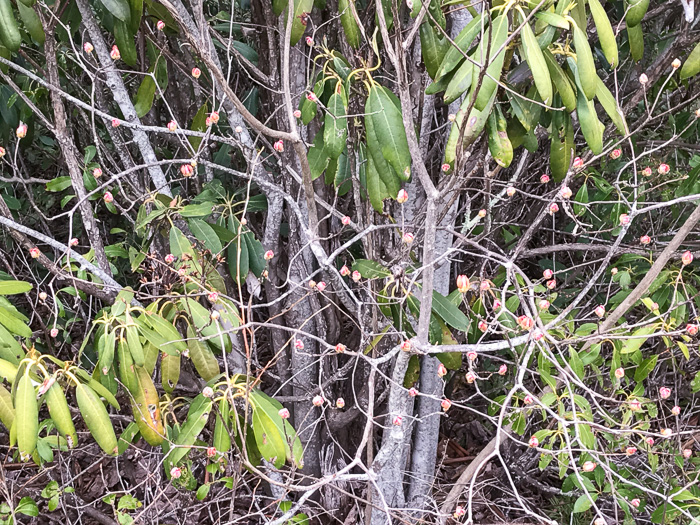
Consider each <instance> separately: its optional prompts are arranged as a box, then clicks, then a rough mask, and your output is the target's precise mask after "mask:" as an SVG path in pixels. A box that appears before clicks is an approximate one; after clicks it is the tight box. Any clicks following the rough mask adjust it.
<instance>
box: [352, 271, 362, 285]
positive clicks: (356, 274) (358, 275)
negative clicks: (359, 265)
mask: <svg viewBox="0 0 700 525" xmlns="http://www.w3.org/2000/svg"><path fill="white" fill-rule="evenodd" d="M360 279H362V274H361V273H360V272H358V271H357V270H355V271H354V272H352V280H353V281H355V282H356V283H357V282H359V281H360Z"/></svg>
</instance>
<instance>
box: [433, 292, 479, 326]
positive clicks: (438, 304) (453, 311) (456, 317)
mask: <svg viewBox="0 0 700 525" xmlns="http://www.w3.org/2000/svg"><path fill="white" fill-rule="evenodd" d="M433 311H434V312H435V313H436V314H437V315H439V316H440V317H441V318H442V320H443V321H445V322H446V323H447V324H448V325H450V326H451V327H452V328H456V329H457V330H461V331H462V332H469V327H470V325H471V321H470V319H469V318H468V317H467V316H466V315H465V314H464V312H462V311H461V310H460V309H459V308H457V307H456V306H455V305H454V304H452V303H451V302H450V300H449V299H448V298H447V297H445V296H444V295H442V294H440V293H438V292H435V291H433Z"/></svg>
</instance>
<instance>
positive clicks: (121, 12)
mask: <svg viewBox="0 0 700 525" xmlns="http://www.w3.org/2000/svg"><path fill="white" fill-rule="evenodd" d="M100 2H101V3H102V5H103V6H105V7H106V8H107V11H109V12H110V13H112V15H113V16H114V17H115V18H117V19H119V20H121V21H122V22H127V23H128V22H131V9H130V8H129V3H128V2H127V1H126V0H100Z"/></svg>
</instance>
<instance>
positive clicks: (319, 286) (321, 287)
mask: <svg viewBox="0 0 700 525" xmlns="http://www.w3.org/2000/svg"><path fill="white" fill-rule="evenodd" d="M316 289H317V290H318V291H319V292H322V291H323V290H325V289H326V283H325V282H323V281H321V282H319V283H318V284H317V285H316Z"/></svg>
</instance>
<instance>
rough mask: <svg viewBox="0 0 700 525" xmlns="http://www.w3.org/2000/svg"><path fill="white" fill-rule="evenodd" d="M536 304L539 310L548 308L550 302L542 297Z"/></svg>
mask: <svg viewBox="0 0 700 525" xmlns="http://www.w3.org/2000/svg"><path fill="white" fill-rule="evenodd" d="M537 306H538V308H539V309H540V310H548V309H549V306H550V303H549V301H548V300H547V299H542V300H540V302H539V303H537Z"/></svg>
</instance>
